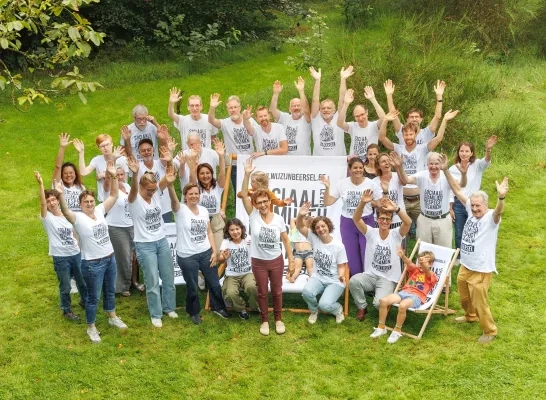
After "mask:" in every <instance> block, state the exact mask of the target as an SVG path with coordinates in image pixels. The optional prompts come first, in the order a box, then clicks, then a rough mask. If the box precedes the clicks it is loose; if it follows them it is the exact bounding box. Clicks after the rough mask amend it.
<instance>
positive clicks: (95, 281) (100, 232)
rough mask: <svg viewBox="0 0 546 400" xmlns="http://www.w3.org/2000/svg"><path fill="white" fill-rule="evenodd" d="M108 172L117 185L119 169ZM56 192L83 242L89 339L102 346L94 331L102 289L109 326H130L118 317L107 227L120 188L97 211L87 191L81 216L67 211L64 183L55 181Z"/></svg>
mask: <svg viewBox="0 0 546 400" xmlns="http://www.w3.org/2000/svg"><path fill="white" fill-rule="evenodd" d="M106 172H107V173H109V174H110V176H111V179H112V180H114V181H116V180H117V176H116V168H115V167H114V163H113V162H111V161H110V162H109V163H108V165H107V167H106ZM55 188H56V189H57V191H58V192H59V193H61V197H60V202H61V211H62V213H63V214H64V216H65V217H66V219H67V220H68V222H70V223H71V224H72V225H74V229H76V233H77V234H78V236H79V238H80V246H81V251H82V264H81V269H82V275H83V279H84V280H85V283H86V285H87V300H86V302H85V318H86V320H87V326H88V328H87V335H88V336H89V338H90V339H91V341H92V342H93V343H100V341H101V338H100V336H99V332H98V331H97V328H96V327H95V320H96V316H97V308H98V304H99V299H100V294H101V289H104V291H103V303H102V307H103V309H104V311H105V312H107V313H108V317H109V318H108V323H109V324H110V325H113V326H115V327H116V328H119V329H127V325H125V323H124V322H123V321H122V320H121V318H119V317H118V316H117V315H116V274H117V267H116V258H115V257H114V248H113V247H112V242H110V236H109V235H108V225H106V220H105V219H104V216H105V214H106V213H108V211H110V209H111V208H112V207H113V206H114V204H115V203H116V200H117V199H118V185H117V182H116V184H114V185H112V189H111V191H110V195H109V196H108V198H107V199H106V200H104V202H103V203H102V204H99V205H98V206H96V207H95V194H94V193H93V192H92V191H91V190H84V191H83V192H82V193H81V194H80V207H81V209H82V212H81V213H79V212H73V211H70V210H69V209H68V205H67V204H66V201H65V199H64V194H63V182H61V181H59V182H57V181H55Z"/></svg>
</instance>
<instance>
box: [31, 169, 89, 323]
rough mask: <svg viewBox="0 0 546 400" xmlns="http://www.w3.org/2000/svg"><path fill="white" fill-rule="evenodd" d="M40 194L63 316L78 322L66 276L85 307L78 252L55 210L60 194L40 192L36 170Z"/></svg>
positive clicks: (68, 226)
mask: <svg viewBox="0 0 546 400" xmlns="http://www.w3.org/2000/svg"><path fill="white" fill-rule="evenodd" d="M34 177H35V178H36V181H38V188H39V190H38V192H39V195H40V218H41V220H42V225H43V226H44V229H45V231H46V233H47V239H48V241H49V255H50V256H51V257H52V258H53V268H54V269H55V273H56V274H57V279H58V280H59V297H60V299H61V310H62V311H63V316H64V317H65V318H66V319H68V320H71V321H75V322H79V321H80V317H78V316H77V315H76V314H74V313H73V312H72V299H71V297H70V277H71V276H73V277H74V279H75V281H76V285H77V287H78V291H79V293H80V305H81V306H83V307H85V299H86V298H87V286H86V285H85V281H84V279H83V276H82V272H81V267H80V264H81V253H80V247H79V246H78V241H77V240H76V238H75V237H74V230H73V228H72V225H71V224H70V222H68V221H67V219H66V218H65V217H64V215H63V214H62V212H61V209H60V208H59V198H60V193H59V192H57V190H55V189H48V190H44V182H43V181H42V177H41V176H40V174H39V173H38V171H34Z"/></svg>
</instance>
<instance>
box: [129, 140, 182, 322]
mask: <svg viewBox="0 0 546 400" xmlns="http://www.w3.org/2000/svg"><path fill="white" fill-rule="evenodd" d="M144 140H147V139H144ZM148 144H149V143H148ZM150 146H151V145H150ZM127 164H128V166H129V169H130V170H131V172H132V173H133V179H132V180H131V190H130V191H129V196H128V198H127V200H128V201H129V212H130V213H131V218H132V219H133V224H134V235H135V251H136V256H137V260H138V263H139V264H140V267H141V268H142V270H143V271H144V283H145V284H146V301H147V303H148V311H149V313H150V319H151V322H152V325H153V326H155V327H156V328H161V327H162V326H163V322H162V320H161V318H162V317H163V314H164V313H165V314H167V315H168V316H169V317H170V318H178V314H177V313H176V312H175V311H174V309H175V308H176V287H175V286H174V266H173V259H172V254H171V249H170V247H169V242H168V241H167V238H166V237H165V230H164V228H163V218H162V216H161V214H162V212H161V192H162V191H163V189H165V188H166V187H167V180H166V179H165V175H164V176H163V177H162V178H161V181H159V182H158V180H157V176H156V174H155V173H153V172H151V171H144V172H143V173H142V174H140V173H139V169H140V163H139V162H138V161H137V159H136V158H134V157H129V158H128V159H127ZM167 169H169V166H168V167H167ZM173 173H174V172H173ZM139 176H140V178H138V177H139ZM159 278H161V284H162V290H160V288H159Z"/></svg>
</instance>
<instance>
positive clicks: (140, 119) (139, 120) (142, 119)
mask: <svg viewBox="0 0 546 400" xmlns="http://www.w3.org/2000/svg"><path fill="white" fill-rule="evenodd" d="M147 120H148V118H146V117H142V118H137V117H135V121H136V122H146V121H147Z"/></svg>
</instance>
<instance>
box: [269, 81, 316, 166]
mask: <svg viewBox="0 0 546 400" xmlns="http://www.w3.org/2000/svg"><path fill="white" fill-rule="evenodd" d="M294 86H295V87H296V90H297V91H298V94H299V97H294V98H293V99H292V100H290V106H289V108H288V110H289V111H290V113H286V112H283V111H280V110H279V109H278V102H279V94H280V93H281V92H282V88H283V87H282V85H281V83H280V82H279V81H275V83H273V95H272V96H271V103H269V110H270V111H271V114H273V118H275V122H278V123H279V124H281V125H282V126H284V128H285V135H286V140H287V141H288V155H291V156H296V155H297V156H310V155H311V110H310V109H309V103H308V101H307V97H306V96H305V81H304V80H303V78H302V77H301V76H299V77H298V81H297V82H294Z"/></svg>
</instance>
